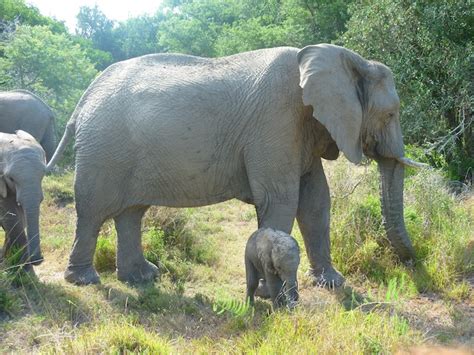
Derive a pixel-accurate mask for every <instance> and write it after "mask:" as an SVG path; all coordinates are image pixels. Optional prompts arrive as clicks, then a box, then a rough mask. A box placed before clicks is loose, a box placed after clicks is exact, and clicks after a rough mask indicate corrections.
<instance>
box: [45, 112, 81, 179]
mask: <svg viewBox="0 0 474 355" xmlns="http://www.w3.org/2000/svg"><path fill="white" fill-rule="evenodd" d="M75 131H76V120H69V122H68V123H67V125H66V130H65V131H64V134H63V137H62V138H61V141H60V142H59V144H58V147H57V148H56V151H55V152H54V154H53V157H52V158H51V160H50V161H49V162H48V165H47V166H46V172H51V170H52V169H53V168H54V166H55V165H56V163H57V162H58V160H59V159H61V157H62V156H63V153H64V150H65V149H66V147H67V145H68V143H69V141H70V140H71V138H72V137H73V136H74V133H75Z"/></svg>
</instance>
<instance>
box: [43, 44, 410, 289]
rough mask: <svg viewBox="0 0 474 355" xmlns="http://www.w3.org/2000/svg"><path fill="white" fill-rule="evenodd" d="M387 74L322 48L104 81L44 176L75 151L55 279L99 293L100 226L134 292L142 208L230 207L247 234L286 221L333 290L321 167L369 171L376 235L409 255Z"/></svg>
mask: <svg viewBox="0 0 474 355" xmlns="http://www.w3.org/2000/svg"><path fill="white" fill-rule="evenodd" d="M399 105H400V103H399V98H398V95H397V92H396V89H395V83H394V80H393V76H392V73H391V71H390V69H389V68H388V67H386V66H385V65H383V64H381V63H377V62H373V61H368V60H366V59H364V58H362V57H361V56H359V55H358V54H356V53H354V52H352V51H350V50H348V49H345V48H342V47H338V46H334V45H329V44H320V45H314V46H308V47H305V48H303V49H301V50H299V49H297V48H291V47H281V48H272V49H262V50H256V51H252V52H247V53H241V54H237V55H233V56H230V57H224V58H215V59H210V58H200V57H194V56H188V55H179V54H153V55H146V56H142V57H138V58H134V59H130V60H126V61H123V62H119V63H115V64H113V65H112V66H110V67H109V68H107V69H106V70H105V71H104V72H103V73H102V74H101V76H99V77H98V78H97V79H96V80H95V81H94V82H93V83H92V84H91V85H90V87H89V88H88V89H87V91H86V92H85V93H84V95H83V96H82V98H81V100H80V102H79V103H78V105H77V107H76V109H75V111H74V113H73V115H72V117H71V119H70V121H69V122H68V125H67V129H66V132H65V133H64V136H63V138H62V139H61V142H60V144H59V146H58V149H57V151H56V152H55V155H54V156H53V158H52V160H51V162H50V163H49V164H48V168H51V167H52V166H54V164H55V162H56V161H57V159H58V158H59V157H60V156H61V154H62V151H63V150H64V148H65V147H66V145H67V143H68V142H69V141H70V139H71V138H72V137H73V136H74V135H75V137H76V146H75V151H76V172H75V174H76V175H75V186H74V188H75V197H76V210H77V227H76V237H75V241H74V246H73V250H72V253H71V255H70V259H69V265H68V267H67V270H66V272H65V277H66V279H67V280H68V281H70V282H73V283H78V284H87V283H95V282H99V276H98V274H97V272H96V271H95V269H94V267H93V265H92V261H93V255H94V251H95V247H96V241H97V235H98V232H99V229H100V227H101V225H102V223H103V222H104V221H105V220H106V219H107V218H113V219H114V221H115V227H116V229H117V234H118V244H117V274H118V278H119V279H120V280H126V281H145V280H148V279H151V278H153V277H154V276H155V275H156V274H157V272H158V271H157V268H156V267H155V266H154V265H153V264H151V263H149V262H148V261H146V260H145V258H144V256H143V251H142V247H141V220H142V216H143V214H144V213H145V211H146V210H147V208H148V207H149V206H150V205H161V206H171V207H195V206H203V205H209V204H213V203H218V202H222V201H226V200H229V199H232V198H237V199H239V200H241V201H244V202H247V203H251V204H253V205H255V207H256V211H257V219H258V227H259V228H273V229H277V230H281V231H283V232H285V233H290V232H291V230H292V227H293V223H294V220H295V218H296V219H297V221H298V223H299V226H300V229H301V232H302V235H303V239H304V243H305V246H306V252H307V254H308V258H309V261H310V265H311V270H310V273H311V275H312V276H313V277H314V280H315V282H319V281H321V280H323V281H325V282H327V283H329V284H333V285H335V286H337V285H340V284H341V283H342V282H343V280H344V279H343V277H342V276H341V275H340V274H339V272H337V271H336V270H335V269H334V267H333V266H332V264H331V256H330V242H329V214H330V195H329V189H328V184H327V182H326V177H325V174H324V170H323V166H322V164H321V158H326V159H336V158H337V156H338V155H339V150H341V151H342V152H343V153H344V155H345V156H346V157H347V158H348V159H349V160H350V161H351V162H353V163H356V164H357V163H359V162H360V161H361V159H362V153H364V154H365V155H366V156H368V157H370V158H373V159H375V160H377V162H378V165H379V167H380V172H381V181H382V183H381V196H382V204H383V216H384V223H385V228H386V231H387V235H388V238H389V240H390V241H391V243H392V245H393V247H394V249H395V251H396V252H397V253H398V255H399V257H400V258H401V259H402V260H403V261H407V260H411V259H413V258H414V257H415V253H414V250H413V247H412V244H411V242H410V239H409V236H408V234H407V232H406V230H405V224H404V220H403V172H404V164H408V163H410V161H409V160H408V159H406V158H404V145H403V139H402V132H401V128H400V120H399Z"/></svg>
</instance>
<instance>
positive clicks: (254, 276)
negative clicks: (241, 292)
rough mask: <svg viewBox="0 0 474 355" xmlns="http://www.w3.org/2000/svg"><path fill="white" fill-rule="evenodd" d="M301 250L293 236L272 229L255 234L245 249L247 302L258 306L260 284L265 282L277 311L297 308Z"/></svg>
mask: <svg viewBox="0 0 474 355" xmlns="http://www.w3.org/2000/svg"><path fill="white" fill-rule="evenodd" d="M299 264H300V248H299V246H298V243H297V242H296V240H295V239H294V238H293V237H292V236H291V235H289V234H286V233H284V232H282V231H277V230H274V229H271V228H262V229H259V230H257V231H256V232H255V233H253V234H252V235H251V236H250V238H249V240H248V241H247V245H246V247H245V274H246V277H247V299H248V300H249V301H250V304H253V303H254V296H255V291H256V290H257V287H258V284H259V280H260V279H264V280H265V282H266V286H267V288H268V291H269V293H270V298H271V300H272V302H273V307H274V308H279V307H281V306H285V305H286V306H288V307H289V308H293V307H294V306H295V305H296V301H298V282H297V278H296V273H297V271H298V266H299Z"/></svg>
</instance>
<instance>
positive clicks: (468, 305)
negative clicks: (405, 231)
mask: <svg viewBox="0 0 474 355" xmlns="http://www.w3.org/2000/svg"><path fill="white" fill-rule="evenodd" d="M331 169H333V170H331ZM344 169H347V168H346V167H345V166H344V167H335V168H332V167H331V166H329V178H330V182H331V185H332V187H333V189H332V191H334V190H335V189H336V192H333V201H334V205H335V206H334V209H335V211H334V213H337V212H338V210H337V208H338V204H340V200H344V201H346V199H347V198H348V196H349V195H352V194H354V190H358V189H362V191H361V193H362V194H363V193H364V188H361V187H359V184H360V183H359V182H360V181H362V180H364V179H372V173H371V172H367V168H360V169H359V171H358V173H357V174H354V177H353V182H352V184H349V183H347V181H346V180H343V181H344V184H347V186H345V187H344V186H342V185H344V184H342V185H341V183H340V181H338V182H337V183H334V182H332V181H331V179H332V180H337V179H338V176H339V175H341V174H342V175H344V172H345V171H346V170H344ZM350 169H351V170H350V171H355V168H350ZM424 180H425V181H426V179H424ZM370 184H372V183H370ZM375 184H376V182H375ZM44 188H45V195H46V199H45V201H44V203H43V205H42V216H41V226H42V245H43V251H44V256H45V262H44V263H43V264H41V265H40V266H38V267H35V272H36V275H37V277H32V276H31V275H29V274H28V275H24V274H20V273H18V272H17V273H15V274H14V275H13V276H11V273H8V272H3V273H2V275H3V276H2V279H1V282H2V283H1V284H0V287H3V291H2V292H3V293H1V294H0V307H2V308H0V317H1V319H0V328H1V329H0V334H1V335H0V351H1V352H20V353H21V352H23V353H31V352H46V353H51V352H53V353H56V352H58V353H96V352H105V353H117V352H120V353H123V352H125V351H132V352H145V351H149V352H152V353H196V352H198V353H209V352H212V353H221V352H222V353H242V352H258V353H287V352H288V351H290V350H291V351H292V352H295V353H391V352H397V351H399V352H402V353H403V352H410V353H436V351H440V349H441V348H440V347H446V348H448V349H455V350H456V351H457V352H460V353H462V352H464V353H466V354H467V353H469V350H468V349H473V348H474V302H473V300H474V298H473V289H472V287H473V284H472V283H473V276H472V265H471V266H469V267H467V268H465V269H463V270H461V271H459V272H458V273H457V274H456V275H451V277H454V278H456V280H455V281H452V282H451V283H449V284H448V283H446V282H447V281H446V282H445V281H436V280H437V279H435V278H434V277H431V278H430V282H432V283H433V285H435V284H436V285H438V286H436V287H435V286H433V285H430V284H428V285H427V286H426V287H424V288H420V287H417V289H416V290H414V288H413V287H412V284H414V285H415V286H418V285H419V283H420V282H421V281H419V280H421V279H420V278H418V279H417V278H416V277H415V276H413V278H412V279H413V280H414V281H413V282H412V281H411V280H408V276H407V280H405V276H404V275H417V274H416V273H414V272H413V273H411V271H406V270H405V269H404V268H405V267H404V266H399V265H398V264H394V265H396V267H394V269H396V270H402V271H397V273H396V274H395V275H401V276H400V277H398V278H397V277H393V275H392V274H390V273H389V272H388V271H383V273H382V274H383V276H377V275H378V274H377V275H376V274H375V273H371V272H368V271H366V270H368V268H371V269H369V270H372V269H373V265H375V264H373V265H372V264H370V263H371V262H373V259H374V258H369V259H367V260H369V261H368V262H367V261H366V259H364V258H367V256H366V254H363V253H362V252H361V253H362V254H360V256H358V258H360V260H362V261H361V262H358V263H356V262H354V261H352V260H350V261H349V260H348V261H347V263H345V264H339V263H340V261H338V259H339V254H338V253H339V252H338V250H339V249H338V248H339V244H340V243H339V242H338V240H339V239H338V238H340V237H339V234H338V233H340V232H338V231H339V230H341V229H342V230H343V231H344V232H343V233H346V232H345V231H347V228H349V227H347V223H348V222H347V221H346V220H344V221H342V220H340V219H338V218H334V222H333V223H334V227H333V229H334V234H335V237H334V238H335V240H334V249H335V251H334V253H335V261H336V264H337V265H338V267H339V268H340V269H344V270H343V271H344V274H345V276H346V277H347V284H346V285H345V286H344V287H343V288H340V289H337V290H328V289H323V288H318V287H315V286H312V285H311V283H310V280H309V279H308V278H306V276H305V272H306V271H307V269H308V262H307V259H306V256H305V253H304V247H303V244H302V239H301V235H300V233H299V231H298V229H297V227H295V230H294V231H293V235H295V237H296V238H297V240H298V241H299V242H300V246H301V249H302V251H303V253H302V262H301V265H300V269H299V274H298V276H299V282H300V298H301V299H300V304H299V306H298V308H297V309H296V310H295V311H293V312H289V311H280V312H273V313H272V312H271V306H270V303H269V302H268V301H265V300H259V301H257V303H256V306H255V309H252V308H251V307H249V306H248V305H247V304H246V303H245V302H244V294H245V269H244V247H245V243H246V241H247V238H248V237H249V236H250V234H251V233H252V232H253V231H254V230H255V229H256V227H257V225H256V217H255V212H254V209H253V207H252V206H250V205H246V204H243V203H241V202H238V201H228V202H225V203H222V204H217V205H213V206H207V207H202V208H196V209H186V210H168V209H164V208H154V209H153V210H152V211H150V212H149V214H148V216H147V218H146V219H145V222H144V227H143V229H144V231H145V233H144V234H145V235H144V248H145V252H146V253H147V254H146V255H147V257H148V258H149V259H150V258H153V257H155V259H156V262H157V263H158V265H159V266H160V269H161V272H162V277H161V280H160V281H156V282H155V283H154V284H149V285H138V286H137V285H128V284H124V283H121V282H119V281H117V279H116V275H115V273H114V271H113V269H114V266H113V258H114V244H115V231H114V228H113V224H112V223H111V222H108V223H106V224H105V225H104V227H103V229H102V232H101V236H100V238H99V239H100V242H99V247H98V256H97V259H96V265H97V266H98V268H99V269H100V270H103V271H101V272H100V274H101V278H102V283H101V284H100V285H90V286H74V285H71V284H68V283H66V282H65V281H64V279H63V272H64V270H65V267H66V264H67V258H68V253H69V251H70V248H71V245H72V241H73V233H74V225H75V210H74V203H73V196H72V174H71V173H66V174H64V175H61V176H50V177H47V178H46V180H45V184H44ZM344 189H346V190H344ZM351 198H352V197H351ZM407 199H410V194H408V197H407ZM338 201H339V202H338ZM370 201H371V200H370ZM344 203H346V202H344ZM347 203H349V202H347ZM364 203H365V202H364ZM456 203H457V204H458V205H459V206H461V207H459V206H458V205H457V207H456V208H462V211H464V212H463V213H465V212H466V211H467V214H464V215H463V216H466V215H467V216H468V217H467V218H468V219H469V220H470V221H471V222H469V223H468V224H467V225H465V226H464V227H463V228H464V229H465V228H471V227H472V218H473V215H474V208H473V207H474V202H473V198H472V197H465V198H464V199H463V200H462V202H459V203H458V202H456ZM413 204H414V206H416V201H415V202H413ZM364 206H365V205H364ZM453 208H454V207H453ZM409 210H410V209H409ZM413 210H414V211H415V212H413V213H414V214H415V215H414V217H410V218H412V219H413V221H415V222H416V221H417V218H422V217H423V213H422V212H420V211H421V210H417V209H416V208H415V207H414V209H413ZM355 211H359V209H356V210H355ZM364 211H369V212H370V211H371V205H370V206H369V207H368V208H366V209H364ZM351 213H352V214H353V217H351V218H350V219H351V220H355V222H354V223H356V224H357V218H358V217H357V216H359V214H357V213H359V212H351ZM351 213H349V214H351ZM364 213H365V212H364ZM163 215H166V217H165V218H163ZM363 216H366V217H364V218H369V217H370V216H371V215H370V213H369V214H368V215H365V214H364V215H363ZM367 216H369V217H367ZM410 216H411V215H410ZM365 221H366V223H367V224H370V223H372V222H373V221H372V220H369V219H366V220H365ZM415 222H413V223H415ZM374 225H375V227H374V228H375V230H378V229H377V228H379V226H378V225H377V224H376V223H375V224H374ZM466 226H467V227H466ZM357 228H360V227H357ZM408 228H409V230H410V231H411V230H415V229H414V228H415V227H411V225H409V226H408ZM423 228H425V229H423V230H424V231H425V232H426V228H429V227H423ZM470 232H472V229H471V230H470V231H467V233H470ZM413 233H416V230H415V231H414V232H413ZM420 233H421V232H420ZM178 234H179V236H177V235H178ZM470 234H471V236H470V237H468V239H466V240H468V242H463V243H465V245H464V251H465V252H466V253H468V254H472V252H473V249H472V246H473V239H472V233H470ZM360 235H361V236H363V235H364V233H360ZM160 238H161V239H160ZM173 238H175V239H173ZM352 242H353V241H352V239H350V240H348V241H347V243H352ZM356 242H357V238H356V241H355V242H354V243H356ZM361 243H362V242H361ZM416 245H417V243H415V246H416ZM385 247H386V246H385ZM367 248H369V249H370V248H375V249H374V250H376V251H377V253H380V252H379V250H380V249H379V248H380V247H379V246H377V245H376V246H375V247H374V246H373V245H372V244H370V243H366V244H361V246H360V247H359V249H364V250H365V249H367ZM420 248H421V247H420ZM184 249H186V251H183V250H184ZM367 253H368V255H369V256H370V255H372V254H373V253H372V252H370V253H369V252H367ZM384 253H385V251H383V252H382V254H383V255H382V256H377V259H376V260H377V262H378V264H380V265H382V267H383V266H384V265H387V264H384V262H385V260H386V259H384V257H385V254H384ZM389 253H390V252H387V255H389ZM353 254H354V253H353ZM448 254H449V253H448ZM341 255H342V254H341ZM354 255H355V254H354ZM449 255H450V254H449ZM341 257H342V256H341ZM471 257H472V255H468V256H467V259H466V260H468V262H469V263H472V258H471ZM389 258H391V259H390V260H392V259H393V258H392V256H390V257H389ZM390 262H392V261H390ZM378 264H377V265H378ZM425 264H426V265H427V273H428V274H429V275H431V274H430V272H431V271H430V268H429V265H430V264H429V261H426V262H425ZM371 265H372V266H371ZM380 265H379V266H378V267H380ZM443 265H444V264H443ZM466 270H467V271H466ZM442 273H443V272H441V270H440V274H442ZM440 277H441V276H440ZM431 279H433V281H431ZM440 280H441V279H440ZM443 280H444V279H443ZM443 282H444V283H443ZM439 285H446V289H448V288H449V290H451V291H449V292H448V291H446V290H441V288H442V287H441V286H439ZM433 346H434V347H435V348H432V347H433Z"/></svg>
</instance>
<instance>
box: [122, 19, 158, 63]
mask: <svg viewBox="0 0 474 355" xmlns="http://www.w3.org/2000/svg"><path fill="white" fill-rule="evenodd" d="M161 17H162V15H161V14H157V15H156V16H139V17H135V18H131V19H128V20H127V21H124V22H120V23H119V24H118V26H117V27H116V28H115V29H114V32H113V35H114V37H115V40H116V42H117V43H118V46H119V47H120V53H121V55H122V58H120V59H128V58H133V57H138V56H140V55H144V54H150V53H156V52H160V51H161V49H162V48H161V46H160V45H159V44H158V42H157V40H156V34H157V31H158V28H159V25H160V21H161Z"/></svg>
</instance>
